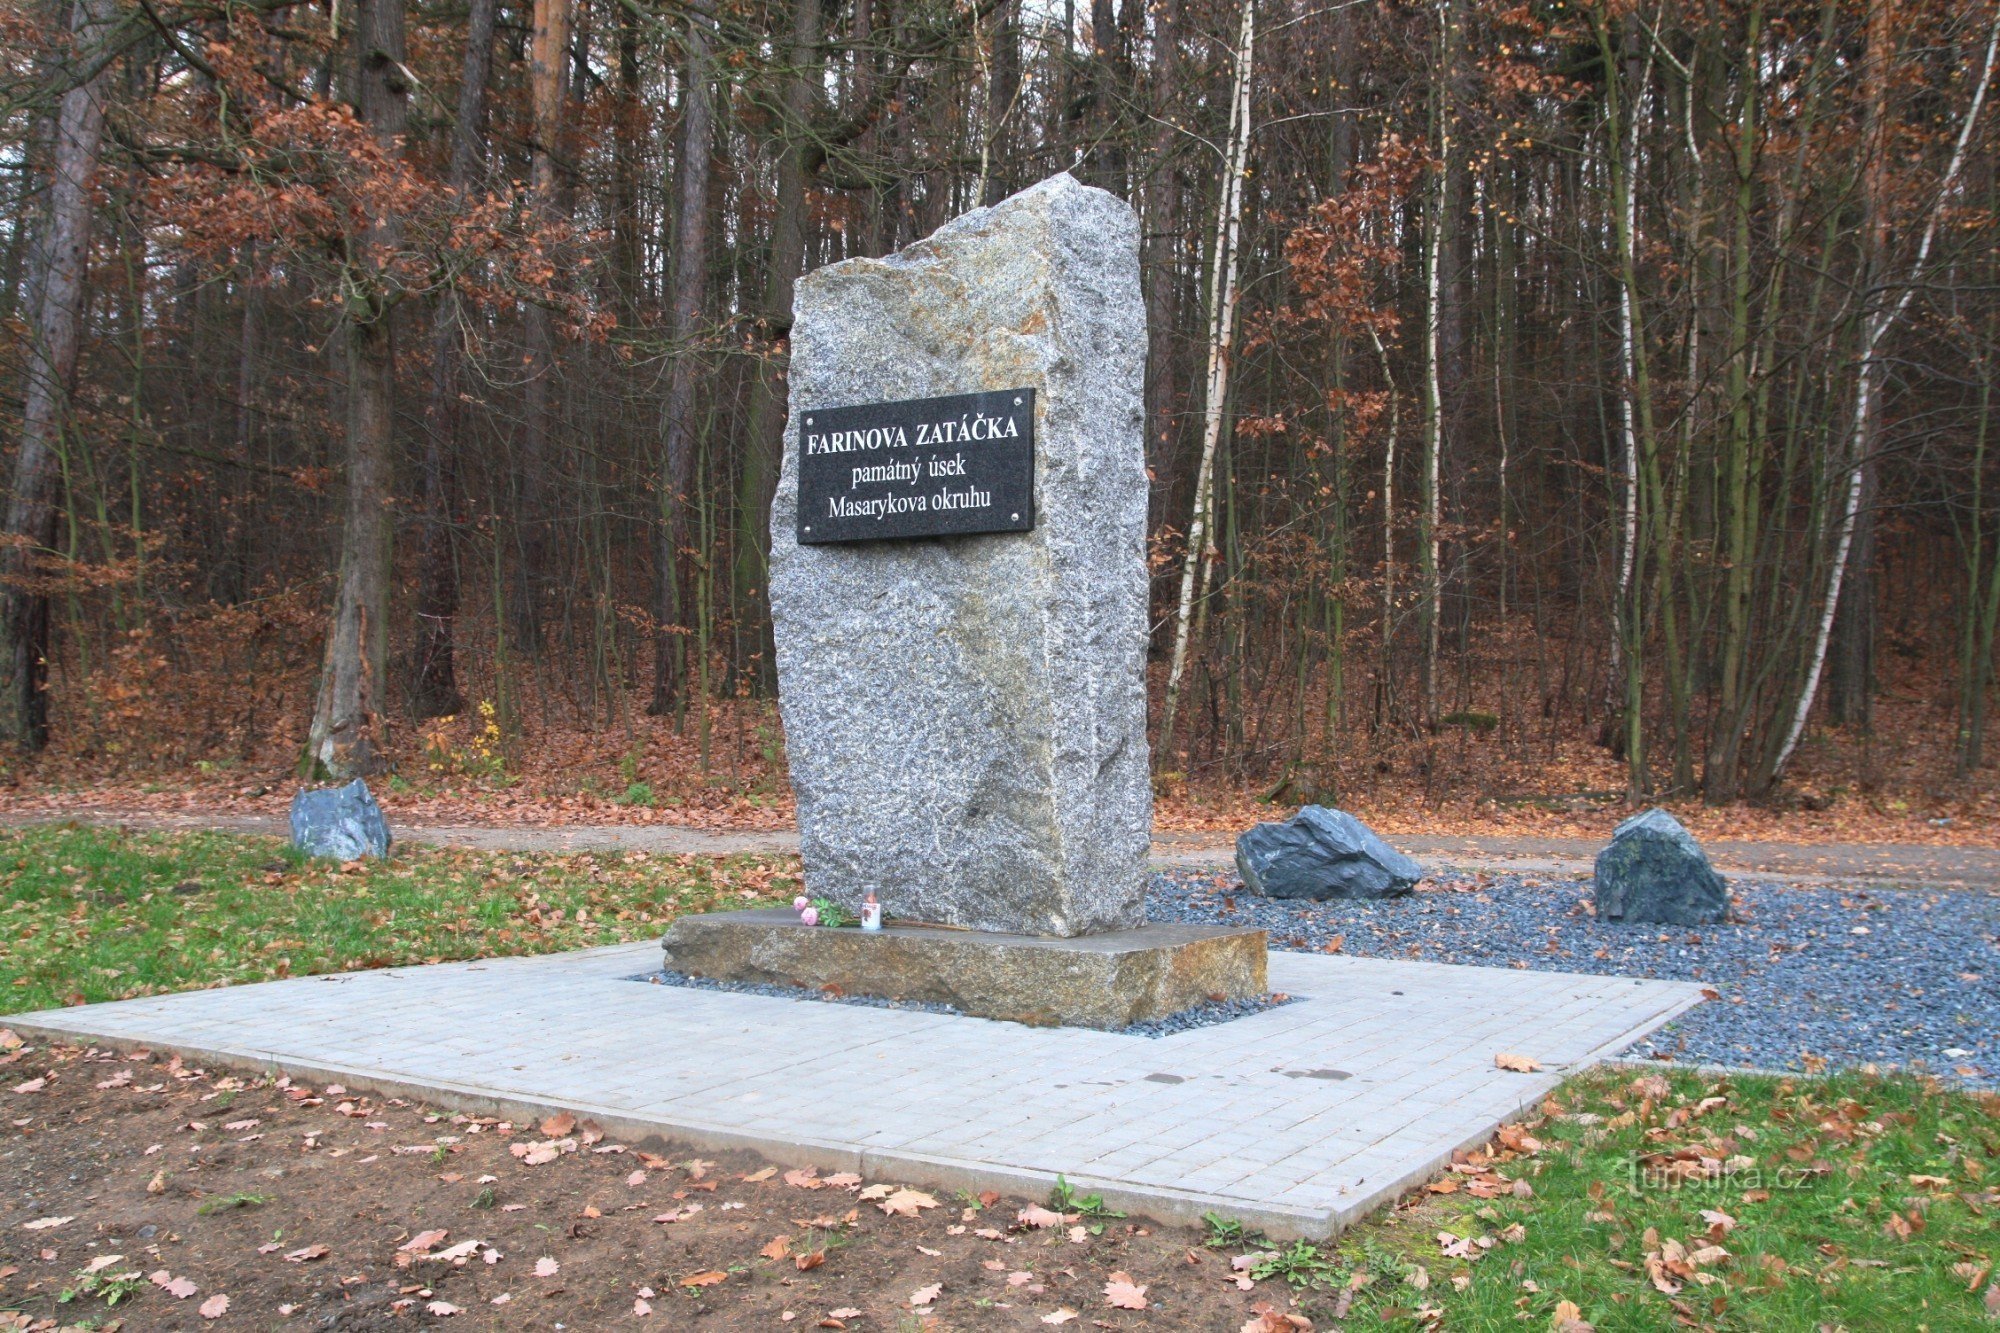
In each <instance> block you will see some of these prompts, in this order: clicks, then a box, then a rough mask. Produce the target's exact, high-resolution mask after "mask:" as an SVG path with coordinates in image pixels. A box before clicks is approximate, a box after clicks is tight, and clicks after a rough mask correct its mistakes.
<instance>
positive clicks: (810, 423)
mask: <svg viewBox="0 0 2000 1333" xmlns="http://www.w3.org/2000/svg"><path fill="white" fill-rule="evenodd" d="M1014 401H1015V402H1017V403H1018V402H1020V401H1021V400H1020V399H1018V398H1016V399H1015V400H1014ZM806 424H807V425H808V426H810V425H812V424H813V419H812V418H811V417H807V418H806Z"/></svg>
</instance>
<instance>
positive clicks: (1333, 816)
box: [1236, 805, 1424, 901]
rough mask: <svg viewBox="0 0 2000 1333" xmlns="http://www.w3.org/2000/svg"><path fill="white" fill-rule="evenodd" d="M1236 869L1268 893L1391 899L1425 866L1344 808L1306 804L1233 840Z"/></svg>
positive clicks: (1255, 887)
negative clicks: (1378, 835)
mask: <svg viewBox="0 0 2000 1333" xmlns="http://www.w3.org/2000/svg"><path fill="white" fill-rule="evenodd" d="M1236 871H1237V873H1238V874H1240V875H1242V876H1243V882H1244V884H1245V885H1247V886H1248V887H1249V889H1250V891H1251V892H1252V893H1261V894H1263V895H1264V896H1265V897H1267V898H1312V899H1316V900H1319V901H1325V900H1326V899H1328V898H1394V897H1397V896H1399V895H1401V894H1405V893H1408V892H1410V890H1412V889H1414V888H1415V887H1416V886H1417V881H1418V880H1420V879H1422V878H1423V877H1424V868H1423V867H1422V866H1420V865H1418V864H1417V863H1416V862H1415V861H1412V860H1411V859H1410V858H1409V857H1407V856H1405V855H1403V854H1402V853H1401V852H1399V851H1397V850H1396V849H1395V848H1394V847H1391V846H1390V845H1389V844H1388V843H1386V842H1383V841H1382V839H1381V838H1379V837H1377V836H1376V835H1375V830H1373V829H1371V828H1369V827H1368V826H1367V825H1366V824H1364V823H1362V822H1361V821H1360V820H1358V819H1356V818H1355V817H1354V816H1353V815H1350V814H1348V813H1347V812H1346V811H1345V810H1329V809H1327V808H1326V807H1325V806H1323V805H1309V806H1307V807H1306V808H1305V809H1303V810H1301V811H1299V812H1298V814H1296V815H1294V816H1293V817H1292V818H1290V819H1288V820H1286V821H1285V822H1284V823H1282V824H1259V825H1257V826H1256V827H1254V828H1252V829H1250V830H1248V831H1247V832H1245V833H1244V834H1243V835H1242V836H1241V837H1239V838H1237V839H1236Z"/></svg>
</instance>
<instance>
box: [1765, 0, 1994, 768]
mask: <svg viewBox="0 0 2000 1333" xmlns="http://www.w3.org/2000/svg"><path fill="white" fill-rule="evenodd" d="M1876 3H1878V4H1880V3H1886V0H1876ZM1882 40H1883V41H1884V42H1886V41H1887V40H1888V34H1887V31H1886V30H1885V32H1884V34H1883V38H1882ZM1996 56H2000V9H1996V10H1995V11H1994V15H1993V22H1992V26H1991V27H1990V28H1989V29H1988V30H1987V37H1986V56H1985V59H1984V61H1983V62H1982V63H1981V65H1980V70H1979V78H1978V80H1977V81H1976V82H1975V83H1974V84H1973V85H1972V100H1971V102H1970V103H1969V104H1968V105H1967V106H1966V109H1965V119H1964V120H1963V121H1962V122H1961V123H1960V125H1959V131H1958V138H1957V140H1956V142H1954V144H1953V145H1952V150H1951V162H1950V164H1949V165H1948V166H1947V167H1946V168H1945V172H1944V177H1943V179H1941V180H1940V181H1939V182H1938V188H1937V194H1936V196H1935V198H1934V199H1933V200H1932V203H1931V208H1930V213H1929V216H1928V217H1927V218H1926V219H1925V221H1924V230H1923V237H1922V239H1921V240H1919V241H1918V242H1917V249H1916V253H1915V254H1914V255H1912V256H1911V258H1910V263H1909V266H1908V268H1907V269H1906V270H1905V272H1904V273H1903V275H1902V277H1901V279H1900V281H1885V282H1882V283H1877V284H1871V288H1873V289H1872V290H1871V291H1870V292H1869V298H1870V299H1869V300H1868V302H1867V303H1866V304H1865V305H1864V307H1863V311H1862V316H1861V321H1860V322H1861V346H1860V349H1859V355H1858V356H1857V358H1856V361H1855V370H1854V407H1853V411H1852V413H1851V414H1850V415H1849V417H1848V422H1847V428H1846V431H1845V434H1844V438H1843V440H1842V445H1843V448H1844V452H1845V457H1844V459H1843V463H1844V468H1845V471H1846V479H1845V480H1846V484H1845V486H1844V488H1843V489H1844V492H1845V494H1844V496H1843V497H1842V503H1841V506H1840V509H1839V518H1838V521H1837V526H1836V528H1835V532H1834V539H1833V559H1832V561H1831V563H1830V564H1829V565H1828V568H1827V576H1826V595H1825V596H1824V597H1823V598H1822V599H1821V602H1820V615H1819V625H1818V628H1817V630H1816V632H1815V634H1814V638H1813V645H1812V650H1811V653H1810V654H1809V656H1808V657H1807V662H1808V666H1807V669H1806V678H1805V683H1804V684H1803V685H1801V686H1800V688H1799V693H1798V698H1797V702H1796V703H1795V704H1794V705H1793V708H1792V715H1791V720H1790V721H1789V722H1788V723H1787V724H1786V727H1785V732H1784V739H1783V741H1782V742H1780V744H1779V746H1778V748H1777V751H1776V752H1775V754H1774V756H1773V758H1772V760H1771V763H1770V766H1769V768H1768V769H1767V770H1766V771H1765V772H1764V773H1762V774H1761V775H1760V779H1761V782H1762V784H1763V785H1765V786H1769V785H1771V784H1773V783H1775V782H1777V781H1778V780H1779V779H1780V778H1781V777H1783V776H1784V772H1785V765H1786V764H1788V763H1789V762H1791V758H1792V754H1793V752H1794V751H1795V750H1796V749H1797V748H1798V744H1799V738H1800V737H1801V736H1803V735H1804V734H1805V729H1806V718H1807V717H1808V716H1809V715H1810V714H1811V712H1812V705H1813V697H1814V696H1815V695H1816V694H1818V693H1819V678H1820V673H1821V671H1822V670H1823V669H1824V668H1825V666H1826V650H1827V644H1828V642H1829V641H1830V640H1831V638H1832V635H1833V618H1834V614H1835V613H1836V612H1837V611H1838V610H1839V608H1840V588H1841V582H1842V579H1843V578H1844V577H1845V576H1846V573H1847V565H1848V561H1849V559H1850V557H1851V556H1852V555H1853V550H1854V529H1855V523H1856V520H1857V518H1858V517H1859V515H1860V512H1861V501H1862V496H1863V487H1864V477H1863V467H1864V465H1865V464H1866V462H1867V459H1868V454H1869V451H1870V450H1871V449H1872V448H1873V445H1872V443H1871V438H1872V437H1871V434H1870V431H1871V429H1872V427H1873V425H1874V423H1875V419H1876V408H1877V402H1876V400H1877V397H1878V395H1879V393H1880V381H1881V374H1882V366H1881V361H1880V360H1879V356H1880V353H1881V348H1882V340H1883V339H1884V338H1885V337H1887V336H1888V334H1889V331H1890V330H1891V329H1893V328H1894V327H1895V326H1896V324H1897V322H1898V321H1900V320H1901V319H1902V317H1903V312H1904V311H1905V310H1907V309H1908V308H1909V305H1910V299H1911V298H1912V297H1913V296H1915V295H1916V292H1917V283H1918V281H1919V280H1920V279H1921V278H1922V277H1923V273H1924V269H1925V268H1926V267H1928V266H1929V264H1930V257H1931V246H1932V245H1933V244H1935V243H1936V241H1937V233H1938V225H1939V223H1940V222H1941V221H1942V220H1943V218H1944V210H1945V207H1946V206H1947V205H1948V204H1949V203H1950V201H1951V196H1952V192H1953V188H1954V187H1955V186H1956V185H1957V183H1958V176H1959V173H1960V172H1961V171H1962V170H1964V168H1965V156H1966V150H1967V148H1968V146H1969V145H1970V144H1971V142H1972V133H1973V130H1974V129H1976V128H1977V127H1978V124H1979V113H1980V111H1981V109H1982V108H1984V106H1985V105H1986V88H1987V85H1988V84H1989V83H1991V82H1992V80H1993V64H1994V59H1995V57H1996ZM1878 301H1879V302H1880V304H1879V305H1878V304H1876V303H1877V302H1878Z"/></svg>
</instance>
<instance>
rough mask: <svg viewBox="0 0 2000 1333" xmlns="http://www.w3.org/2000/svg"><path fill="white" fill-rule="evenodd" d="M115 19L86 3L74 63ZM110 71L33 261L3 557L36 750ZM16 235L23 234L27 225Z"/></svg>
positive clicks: (8, 708)
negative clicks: (51, 563)
mask: <svg viewBox="0 0 2000 1333" xmlns="http://www.w3.org/2000/svg"><path fill="white" fill-rule="evenodd" d="M116 16H117V7H116V5H115V4H114V3H113V2H112V0H77V2H76V5H75V7H74V8H73V9H72V10H71V11H70V25H69V26H70V39H69V51H68V57H69V59H70V60H71V61H72V62H74V63H77V64H82V63H83V62H85V61H88V60H90V59H92V58H93V56H94V55H95V52H96V49H97V47H98V46H99V45H100V43H102V42H103V41H105V40H106V39H107V38H108V36H109V35H110V32H111V28H112V24H113V22H114V20H115V18H116ZM110 82H111V66H110V63H109V62H108V61H106V62H104V63H103V64H102V65H101V67H100V68H99V69H98V70H97V72H96V73H95V74H94V75H93V76H91V77H90V78H89V79H86V80H84V81H82V82H80V83H79V84H78V85H77V86H76V87H73V88H71V89H70V90H69V91H68V92H66V93H64V94H63V98H62V102H61V104H60V106H59V107H58V108H57V110H56V116H55V142H54V144H53V146H52V151H51V153H50V180H49V186H48V204H47V209H46V212H45V214H44V220H43V232H42V235H41V236H40V237H39V238H38V239H37V241H36V243H35V245H34V251H33V261H32V263H33V266H34V269H35V271H34V272H31V273H30V275H29V281H28V283H27V290H28V295H29V301H28V305H27V309H28V312H29V315H30V320H29V325H28V335H29V336H28V347H27V367H26V375H25V379H26V384H25V385H24V393H23V402H22V411H21V442H20V446H19V448H18V449H17V450H16V451H15V454H14V475H13V486H12V489H11V490H10V492H9V494H8V499H7V536H8V537H9V538H10V539H11V540H10V541H9V542H8V544H7V545H5V546H4V547H0V673H4V675H5V679H4V680H0V736H4V737H5V738H6V739H8V740H12V741H15V742H17V743H18V744H20V745H23V746H25V747H27V748H28V749H31V750H39V749H41V748H42V746H44V745H46V744H47V743H48V739H49V701H48V672H49V662H48V655H49V594H48V589H47V587H46V586H45V585H44V584H42V583H41V581H40V579H41V575H40V574H39V572H38V570H37V568H36V566H37V564H38V562H39V559H40V557H41V555H42V554H43V553H44V552H48V551H52V550H54V549H55V544H56V529H57V525H58V519H59V510H58V507H57V505H56V489H57V484H58V481H59V479H60V476H61V461H60V454H61V437H62V432H63V430H64V428H65V425H66V424H67V421H68V417H69V402H70V392H71V387H72V381H73V380H74V379H75V376H76V360H77V346H78V342H79V340H80V335H81V332H82V323H83V318H84V305H85V303H84V278H85V274H86V272H87V270H88V267H89V260H90V224H91V207H90V206H91V194H90V180H91V177H92V176H93V175H95V174H96V171H97V158H98V148H99V145H100V143H101V141H102V138H103V132H104V106H103V102H102V98H103V97H104V95H105V93H106V92H107V90H108V88H109V85H110ZM15 225H16V226H19V225H21V223H20V222H19V221H17V222H16V224H15Z"/></svg>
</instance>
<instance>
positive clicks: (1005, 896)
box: [664, 175, 1266, 1027]
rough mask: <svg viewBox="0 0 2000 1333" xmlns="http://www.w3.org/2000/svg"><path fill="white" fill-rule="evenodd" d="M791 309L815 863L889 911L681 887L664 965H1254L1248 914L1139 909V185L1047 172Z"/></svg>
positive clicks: (1124, 999) (829, 272)
mask: <svg viewBox="0 0 2000 1333" xmlns="http://www.w3.org/2000/svg"><path fill="white" fill-rule="evenodd" d="M793 314H794V320H793V325H792V335H791V343H792V351H791V367H790V371H789V380H790V392H791V407H790V413H791V420H790V422H789V424H788V428H787V434H786V439H785V456H784V465H783V470H782V471H781V473H780V476H779V480H778V487H777V493H776V495H775V497H774V498H773V501H772V505H771V620H772V627H773V634H774V638H775V640H776V645H777V666H778V687H779V703H780V707H781V708H782V710H783V714H784V722H785V746H786V753H787V758H788V760H789V763H790V768H791V778H792V788H793V791H794V793H795V794H796V796H797V799H798V819H799V844H800V854H801V857H802V859H803V861H804V866H805V879H806V885H805V888H806V893H807V894H808V895H810V896H813V897H820V898H826V899H829V900H831V901H832V902H833V903H836V904H838V905H839V906H840V907H842V908H844V909H845V911H846V912H847V913H848V914H850V915H858V913H859V911H860V908H861V904H862V902H863V900H864V898H865V897H866V896H867V895H868V893H869V892H871V891H872V892H873V893H874V894H875V895H876V897H877V899H878V900H879V902H880V904H881V909H882V914H883V917H884V921H885V925H884V929H882V930H881V931H878V932H870V933H867V934H864V933H862V932H860V931H848V930H844V929H839V928H828V927H825V926H807V925H804V924H803V923H802V921H800V920H799V919H797V918H796V917H793V916H792V915H791V914H789V913H785V912H769V913H765V912H732V913H715V914H710V915H707V916H699V917H683V918H681V919H680V920H679V921H677V922H675V924H674V925H673V926H672V927H671V928H670V929H669V931H668V933H667V936H666V939H665V941H664V948H665V954H666V965H667V967H668V968H669V969H670V970H673V971H679V972H687V973H690V974H693V975H698V976H703V977H714V978H724V979H743V980H755V981H764V982H769V981H781V982H789V983H791V984H795V985H800V986H811V987H821V986H832V987H837V988H839V989H840V990H841V991H843V992H846V993H850V994H867V995H883V996H890V997H898V996H901V997H907V998H913V999H915V998H931V999H944V1000H947V1001H948V1002H949V1003H952V1004H954V1005H957V1006H958V1007H960V1008H961V1009H963V1010H964V1011H965V1012H968V1013H975V1014H981V1015H985V1016H990V1017H998V1018H1012V1019H1018V1020H1020V1021H1025V1022H1035V1023H1074V1024H1084V1025H1090V1026H1097V1027H1118V1026H1122V1025H1124V1024H1126V1023H1129V1022H1133V1021H1138V1020H1142V1019H1152V1018H1160V1017H1164V1016H1166V1015H1168V1014H1171V1013H1174V1012H1178V1011H1180V1010H1182V1009H1185V1008H1188V1007H1190V1006H1192V1005H1196V1004H1199V1003H1202V1002H1203V1001H1205V1000H1207V999H1210V998H1211V997H1212V998H1217V999H1231V1000H1235V999H1249V998H1253V997H1256V996H1260V995H1262V994H1263V993H1264V988H1265V979H1266V977H1265V939H1264V933H1263V932H1262V931H1254V930H1253V931H1245V930H1235V929H1227V928H1223V927H1215V926H1201V927H1186V926H1148V925H1146V924H1145V879H1146V858H1147V854H1148V852H1149V850H1150V842H1151V832H1152V819H1153V796H1152V785H1151V774H1150V772H1149V771H1148V767H1149V766H1148V753H1147V739H1146V688H1145V666H1146V640H1147V620H1146V617H1147V586H1148V572H1147V566H1146V498H1147V478H1146V461H1145V439H1144V430H1143V427H1144V397H1143V389H1144V383H1145V358H1146V307H1145V300H1144V297H1143V294H1142V293H1141V291H1140V287H1139V226H1138V219H1137V217H1136V216H1135V215H1134V213H1133V212H1132V210H1131V208H1130V207H1129V206H1128V205H1126V204H1125V203H1123V202H1122V201H1120V200H1118V199H1117V198H1115V197H1113V196H1112V195H1109V194H1107V193H1105V192H1104V191H1102V190H1095V189H1090V188H1087V187H1085V186H1083V185H1080V184H1078V183H1077V182H1076V181H1075V180H1074V179H1072V178H1071V177H1070V176H1068V175H1058V176H1054V177H1052V178H1050V179H1049V180H1046V181H1043V182H1042V183H1041V184H1039V185H1036V186H1033V187H1031V188H1029V189H1027V190H1023V191H1022V192H1021V193H1019V194H1017V195H1014V196H1013V197H1012V198H1009V199H1006V200H1003V201H1002V202H1000V203H999V204H996V205H994V206H993V207H991V208H982V209H978V210H976V211H974V212H971V213H968V214H966V215H965V216H964V217H961V218H959V219H957V220H956V221H954V222H951V223H948V224H947V225H945V226H944V227H942V228H940V229H939V230H938V231H937V232H935V233H934V234H933V235H931V236H930V237H928V238H927V239H925V240H922V241H919V242H918V243H916V244H915V245H912V246H910V247H909V248H908V249H906V250H903V251H902V252H900V253H898V254H894V255H890V256H888V257H886V258H882V259H851V260H847V261H846V262H844V263H839V264H834V265H831V266H829V267H826V268H823V269H820V270H818V271H817V272H814V273H811V274H808V275H807V276H806V277H805V278H803V279H802V280H801V281H800V282H799V285H798V291H797V297H796V300H795V303H794V311H793ZM938 927H945V928H948V932H947V931H940V930H939V929H938ZM1024 937H1027V938H1024Z"/></svg>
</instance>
